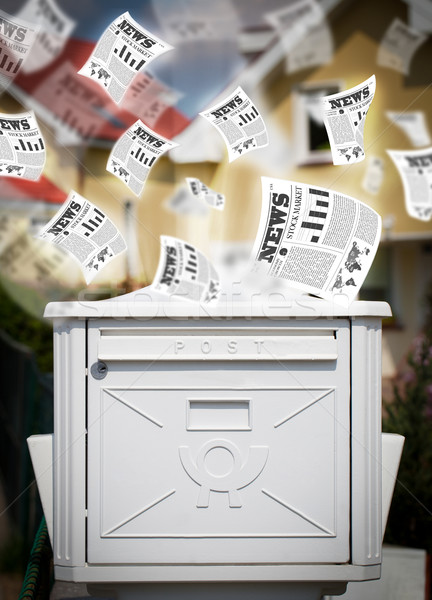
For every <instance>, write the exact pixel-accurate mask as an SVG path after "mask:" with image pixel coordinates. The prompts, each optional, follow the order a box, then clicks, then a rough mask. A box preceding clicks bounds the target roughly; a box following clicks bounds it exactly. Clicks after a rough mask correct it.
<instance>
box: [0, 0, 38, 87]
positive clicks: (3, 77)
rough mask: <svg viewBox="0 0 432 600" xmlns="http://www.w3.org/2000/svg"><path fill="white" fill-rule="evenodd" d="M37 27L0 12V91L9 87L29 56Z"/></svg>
mask: <svg viewBox="0 0 432 600" xmlns="http://www.w3.org/2000/svg"><path fill="white" fill-rule="evenodd" d="M37 32H38V27H37V26H35V25H33V24H32V23H31V22H29V21H25V20H24V19H21V18H20V17H11V16H10V15H8V14H7V13H5V12H3V11H2V10H0V91H2V90H5V89H6V88H7V87H9V84H10V83H11V82H12V81H13V80H14V79H15V77H16V76H17V75H18V73H19V71H20V70H21V69H22V67H23V65H24V62H25V61H26V60H27V59H28V58H29V56H30V50H31V49H32V47H33V44H34V43H35V40H36V34H37Z"/></svg>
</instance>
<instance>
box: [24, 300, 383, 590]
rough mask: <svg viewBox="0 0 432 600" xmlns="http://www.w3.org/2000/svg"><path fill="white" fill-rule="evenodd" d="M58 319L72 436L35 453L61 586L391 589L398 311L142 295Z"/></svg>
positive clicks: (60, 385)
mask: <svg viewBox="0 0 432 600" xmlns="http://www.w3.org/2000/svg"><path fill="white" fill-rule="evenodd" d="M45 314H46V316H47V317H48V318H51V319H53V321H54V356H55V358H54V361H55V363H54V378H55V426H54V435H53V438H51V437H50V436H42V437H41V438H40V439H38V438H30V440H29V443H30V447H31V448H32V441H33V452H32V457H33V461H34V463H35V471H36V474H37V473H38V469H39V471H40V472H41V473H42V472H43V473H45V483H44V482H43V480H42V478H41V480H40V493H41V497H42V502H43V504H44V508H45V512H46V516H47V521H48V525H49V530H50V535H51V539H52V543H53V549H54V565H55V577H56V578H57V579H60V580H67V581H80V582H86V583H88V584H92V585H97V586H101V585H103V586H105V587H106V586H109V589H110V590H111V593H112V594H116V595H117V596H116V597H118V598H135V597H136V598H139V597H143V596H144V595H145V597H149V598H153V596H157V595H158V594H161V597H164V598H167V597H171V596H172V597H173V598H174V597H176V598H178V597H179V595H184V596H185V597H186V595H187V596H188V598H191V597H195V595H196V596H197V597H198V596H201V595H202V594H203V593H205V595H206V597H211V594H212V593H214V594H215V595H216V594H217V595H218V597H219V596H220V594H221V593H223V594H224V596H229V597H235V598H236V599H238V597H239V594H240V596H241V595H242V594H247V595H248V598H251V597H252V598H258V597H259V598H262V597H266V598H267V597H269V598H271V597H275V598H276V597H277V598H279V596H280V597H281V598H282V597H283V598H296V599H305V600H306V599H308V600H313V599H318V598H320V597H321V595H323V594H324V593H332V594H337V593H343V591H344V590H345V586H346V583H347V582H349V581H362V580H367V579H376V578H378V577H379V576H380V566H381V544H382V513H383V507H382V486H381V469H382V465H381V452H382V448H381V443H382V438H381V319H382V317H385V316H388V315H390V308H389V306H388V305H387V304H385V303H378V302H372V303H368V302H354V303H352V304H351V305H350V307H349V308H348V309H345V308H343V307H338V306H336V305H333V304H330V303H327V302H325V301H323V300H319V299H313V298H310V299H304V297H302V298H301V302H299V301H293V302H292V303H291V305H290V306H287V305H284V306H282V305H280V306H274V305H273V306H269V305H267V306H254V305H251V304H245V303H232V304H230V305H229V306H227V307H215V308H208V307H203V306H201V305H196V304H193V303H185V302H184V303H182V304H179V305H178V304H177V305H175V304H173V303H161V302H157V301H153V302H148V301H147V302H144V301H142V296H140V293H139V292H135V293H132V294H129V295H128V296H125V297H124V299H123V300H121V299H114V300H109V301H98V302H88V303H85V304H82V303H52V304H49V305H48V307H47V309H46V313H45ZM50 448H52V451H51V450H50ZM44 457H45V458H44ZM50 461H51V462H52V477H51V471H50V470H49V467H50V464H49V463H50ZM390 495H391V494H390ZM388 502H389V500H388ZM384 508H385V509H386V508H387V507H384ZM384 512H385V511H384ZM210 583H211V585H210ZM89 589H90V590H91V589H95V588H92V587H91V586H90V587H89Z"/></svg>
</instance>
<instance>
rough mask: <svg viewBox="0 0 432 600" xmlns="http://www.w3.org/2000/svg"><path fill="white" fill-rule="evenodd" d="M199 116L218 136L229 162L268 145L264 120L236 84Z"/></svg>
mask: <svg viewBox="0 0 432 600" xmlns="http://www.w3.org/2000/svg"><path fill="white" fill-rule="evenodd" d="M200 115H202V116H203V117H204V118H205V119H207V120H208V121H210V123H211V124H212V125H213V126H214V127H216V129H217V130H218V131H219V133H220V134H221V135H222V137H223V139H224V140H225V143H226V145H227V148H228V159H229V162H232V161H233V160H235V159H236V158H239V156H242V155H244V154H246V153H247V152H250V151H251V150H255V149H256V148H264V147H265V146H267V145H268V135H267V129H266V126H265V123H264V121H263V119H262V117H261V115H260V113H259V111H258V109H257V107H256V106H255V104H254V103H253V102H252V100H251V99H250V98H249V96H248V95H247V94H246V93H245V92H244V91H243V90H242V88H241V87H240V86H239V87H238V88H237V89H236V90H235V91H234V92H233V93H232V94H231V95H230V96H228V98H225V100H223V101H222V102H220V103H219V104H216V105H215V106H212V107H211V108H209V109H208V110H206V111H204V112H201V113H200Z"/></svg>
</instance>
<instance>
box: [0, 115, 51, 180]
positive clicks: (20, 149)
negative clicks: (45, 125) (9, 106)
mask: <svg viewBox="0 0 432 600" xmlns="http://www.w3.org/2000/svg"><path fill="white" fill-rule="evenodd" d="M45 160H46V152H45V143H44V140H43V137H42V133H41V131H40V129H39V125H38V123H37V121H36V117H35V115H34V112H33V111H30V112H25V113H18V114H15V115H11V114H1V113H0V176H6V177H20V178H22V179H31V180H33V181H36V180H37V179H39V177H40V176H41V175H42V171H43V169H44V166H45Z"/></svg>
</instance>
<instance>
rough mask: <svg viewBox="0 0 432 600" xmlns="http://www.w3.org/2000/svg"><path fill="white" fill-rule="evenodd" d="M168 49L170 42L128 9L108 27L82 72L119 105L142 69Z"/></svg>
mask: <svg viewBox="0 0 432 600" xmlns="http://www.w3.org/2000/svg"><path fill="white" fill-rule="evenodd" d="M167 50H172V46H170V44H167V43H166V42H164V41H162V40H161V39H159V38H158V37H156V36H155V35H153V33H151V32H150V31H147V29H144V27H142V26H141V25H140V24H139V23H137V22H136V21H135V20H134V19H133V18H132V17H131V15H130V14H129V13H128V12H125V13H123V14H122V15H120V16H119V17H117V19H115V20H114V21H113V22H112V23H111V24H110V25H109V27H108V28H107V29H106V30H105V32H104V33H103V35H102V37H101V38H100V39H99V41H98V43H97V44H96V47H95V49H94V50H93V52H92V53H91V55H90V57H89V58H88V60H87V61H86V63H85V64H84V66H83V67H82V68H81V69H80V70H79V71H78V73H79V74H80V75H84V76H85V77H89V78H90V79H93V80H94V81H96V82H97V83H98V84H99V85H100V86H101V87H102V88H104V89H105V90H106V91H107V93H108V94H109V95H110V96H111V98H112V99H113V100H114V102H116V103H117V104H118V103H119V102H120V101H121V99H122V98H123V96H124V94H125V92H126V90H127V88H128V86H129V85H130V84H131V83H132V80H133V79H134V77H135V76H136V74H137V73H138V71H140V70H141V69H142V68H143V67H147V66H148V65H149V63H150V62H151V61H152V60H153V59H155V58H156V57H157V56H160V55H161V54H163V53H164V52H166V51H167Z"/></svg>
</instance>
